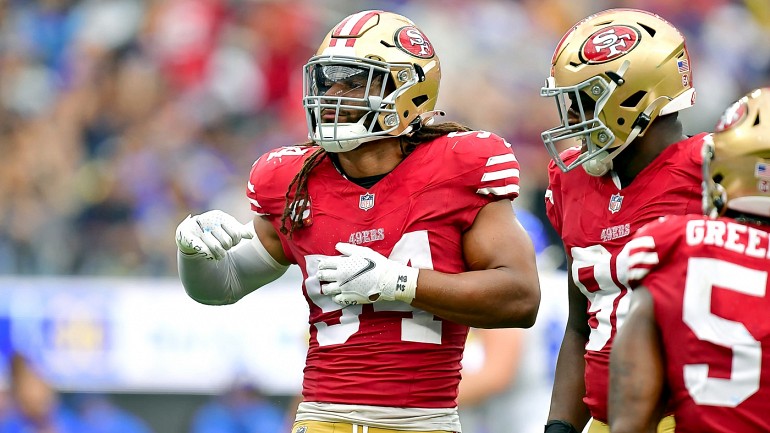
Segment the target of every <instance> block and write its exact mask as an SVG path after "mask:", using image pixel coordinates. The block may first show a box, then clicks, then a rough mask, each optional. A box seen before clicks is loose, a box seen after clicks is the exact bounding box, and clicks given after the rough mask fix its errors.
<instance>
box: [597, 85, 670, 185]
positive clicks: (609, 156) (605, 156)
mask: <svg viewBox="0 0 770 433" xmlns="http://www.w3.org/2000/svg"><path fill="white" fill-rule="evenodd" d="M666 101H667V98H666V97H664V96H661V97H660V98H658V99H656V100H655V101H653V103H652V104H650V105H649V106H647V108H646V109H645V110H644V111H643V112H642V114H640V115H639V116H638V118H647V119H649V118H650V114H652V112H653V111H655V109H656V108H657V107H658V105H660V104H661V103H662V102H666ZM648 125H649V122H645V123H643V124H641V125H636V126H634V128H633V129H632V130H631V133H629V134H628V138H626V141H625V142H624V143H623V144H621V145H620V146H618V147H616V148H615V149H614V150H613V151H612V153H609V152H607V151H606V150H602V151H601V152H598V153H597V156H596V158H593V159H590V160H588V161H586V162H585V163H583V169H584V170H585V171H586V173H588V174H590V175H591V176H596V177H601V176H604V175H605V174H607V173H608V172H609V171H610V170H612V160H613V159H615V157H616V156H618V154H619V153H620V152H622V151H623V149H625V148H626V147H628V145H629V144H631V142H632V141H634V140H636V137H638V136H639V134H641V133H642V130H643V129H644V128H646V127H647V126H648Z"/></svg>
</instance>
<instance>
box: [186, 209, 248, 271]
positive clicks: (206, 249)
mask: <svg viewBox="0 0 770 433" xmlns="http://www.w3.org/2000/svg"><path fill="white" fill-rule="evenodd" d="M255 234H256V233H254V223H253V222H251V221H249V222H248V223H246V224H241V223H239V222H238V220H236V219H235V218H234V217H233V216H232V215H229V214H227V213H225V212H222V211H221V210H211V211H208V212H205V213H202V214H200V215H195V216H192V215H189V216H188V217H187V218H185V219H184V221H182V222H181V223H179V226H178V227H177V228H176V245H177V247H178V248H179V251H181V252H182V253H184V254H191V255H203V256H204V257H205V258H206V259H207V260H221V259H222V258H224V257H225V255H226V254H227V250H229V249H230V248H232V247H234V246H235V245H238V243H239V242H240V241H241V239H251V238H253V237H254V236H255Z"/></svg>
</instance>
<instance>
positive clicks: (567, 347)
mask: <svg viewBox="0 0 770 433" xmlns="http://www.w3.org/2000/svg"><path fill="white" fill-rule="evenodd" d="M586 342H587V340H586V338H585V336H584V334H583V333H582V332H581V331H580V330H578V329H574V328H570V327H569V326H567V329H566V331H565V333H564V339H563V340H562V344H561V349H559V357H558V359H557V361H556V373H555V377H554V385H553V392H552V394H551V410H550V412H549V414H548V419H549V420H562V421H566V422H568V423H570V424H572V425H573V426H574V427H575V428H576V429H577V430H578V431H581V430H582V429H583V427H584V426H585V424H586V423H587V422H588V420H589V419H590V417H591V415H590V413H589V412H588V408H587V407H586V405H585V404H584V403H583V396H584V395H585V391H586V387H585V360H584V357H583V355H584V354H585V345H586Z"/></svg>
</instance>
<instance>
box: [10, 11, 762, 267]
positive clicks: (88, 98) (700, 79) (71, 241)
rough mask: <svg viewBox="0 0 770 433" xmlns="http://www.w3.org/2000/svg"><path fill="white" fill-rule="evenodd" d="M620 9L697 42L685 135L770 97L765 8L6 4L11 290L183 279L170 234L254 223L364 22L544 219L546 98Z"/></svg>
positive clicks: (552, 116)
mask: <svg viewBox="0 0 770 433" xmlns="http://www.w3.org/2000/svg"><path fill="white" fill-rule="evenodd" d="M609 7H637V8H643V9H647V10H649V11H653V12H656V13H658V14H660V15H661V16H663V17H664V18H666V19H668V20H669V21H672V22H673V23H674V24H675V25H676V26H678V27H679V28H680V29H682V30H683V31H684V32H685V33H686V35H685V36H686V37H687V38H688V46H689V48H690V50H691V57H692V63H693V68H694V71H695V73H694V82H695V85H696V87H697V88H698V92H699V93H698V98H699V100H698V103H697V104H696V108H695V109H692V110H690V111H689V112H687V113H685V115H684V123H685V127H686V132H689V133H694V132H698V131H700V130H710V129H711V128H712V126H713V124H714V123H715V120H716V118H717V117H718V114H719V111H720V110H721V108H723V107H724V106H726V104H727V103H729V102H730V101H732V100H734V99H736V98H737V97H739V96H740V95H742V94H743V93H744V92H745V91H747V90H749V89H750V88H754V87H758V86H760V85H768V84H770V3H769V2H768V1H767V0H744V1H738V0H690V1H688V2H680V1H670V0H615V1H610V0H419V1H418V0H412V1H407V0H400V1H395V0H394V1H371V0H362V1H356V0H335V1H332V0H295V1H289V0H284V1H268V0H261V1H259V0H144V1H141V0H37V1H33V0H0V155H2V168H1V169H0V203H1V204H2V205H1V206H0V274H46V275H59V274H79V275H118V276H119V275H131V276H170V275H175V273H176V270H175V269H176V261H175V255H174V251H175V245H174V242H173V233H174V229H175V227H176V225H177V224H178V223H179V221H181V220H182V219H183V218H184V217H185V216H186V213H187V212H189V211H190V210H192V211H193V212H194V213H197V212H202V211H205V210H208V209H212V208H219V209H222V210H225V211H227V212H229V213H232V214H234V215H236V216H238V217H239V218H240V219H242V220H243V221H245V220H246V219H248V218H250V210H249V205H248V201H247V200H246V198H245V195H244V194H245V182H246V179H247V175H248V170H249V168H250V166H251V164H252V162H253V161H254V160H255V159H256V158H257V157H259V156H260V155H261V154H262V153H263V152H265V151H267V150H269V149H271V148H273V147H277V146H282V145H290V144H294V143H298V142H302V141H304V140H305V139H306V130H305V119H304V113H303V110H302V104H301V97H302V95H301V81H302V73H301V71H302V65H303V64H304V63H305V61H306V60H307V59H308V58H309V57H310V56H311V55H312V54H313V53H314V52H315V49H316V48H317V45H318V44H319V43H320V41H321V40H322V38H323V35H324V32H325V31H326V30H327V29H328V28H330V27H331V26H332V25H333V24H334V23H336V22H338V21H339V20H340V18H342V17H344V16H346V15H348V14H350V13H352V12H355V11H357V10H362V9H369V8H377V9H386V10H392V11H395V12H399V13H402V14H404V15H406V16H409V17H410V18H412V19H413V20H414V21H415V22H416V23H417V24H418V25H419V26H420V27H421V28H422V29H423V30H424V31H425V32H426V34H427V35H428V36H429V37H430V38H431V39H432V42H433V43H434V45H435V47H436V50H437V53H438V54H439V56H440V58H441V60H442V66H443V75H444V80H443V83H442V88H441V92H440V97H439V104H438V106H439V107H440V108H442V109H444V110H446V112H447V113H448V118H449V119H451V120H457V121H460V122H463V123H466V124H468V125H469V126H471V127H473V128H475V129H483V130H490V131H494V132H496V133H498V134H500V135H502V136H504V137H505V138H506V139H507V140H508V141H509V142H511V143H512V144H513V145H514V149H515V152H516V154H517V156H518V157H519V159H520V162H521V164H522V172H523V174H522V180H521V182H522V188H523V193H522V198H521V199H520V200H518V202H519V204H520V206H522V207H524V208H527V209H529V210H531V211H532V212H533V213H534V214H535V215H538V212H539V211H538V206H539V204H540V202H541V201H542V189H543V188H544V187H545V183H546V181H547V179H546V171H545V166H546V164H547V162H548V155H547V154H546V152H545V150H544V148H543V146H542V144H541V142H540V131H541V130H543V129H546V128H548V127H551V126H553V125H554V123H555V122H556V121H557V118H556V113H555V110H554V109H553V107H552V106H551V103H550V101H545V100H544V98H540V97H539V93H538V92H539V88H540V86H541V85H542V83H543V81H544V78H545V77H546V76H547V74H548V68H549V64H550V57H551V54H552V50H553V47H554V46H555V45H556V43H557V42H558V39H559V38H560V37H561V35H562V34H563V33H564V32H565V31H566V29H568V28H569V27H570V26H571V25H572V24H574V23H575V22H576V21H577V20H579V19H580V18H582V17H583V16H585V15H587V14H589V13H591V12H595V11H599V10H602V9H606V8H609ZM546 224H547V223H546Z"/></svg>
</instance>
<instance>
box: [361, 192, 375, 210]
mask: <svg viewBox="0 0 770 433" xmlns="http://www.w3.org/2000/svg"><path fill="white" fill-rule="evenodd" d="M358 207H360V208H361V209H362V210H369V209H371V208H373V207H374V194H372V193H368V192H367V193H366V194H364V195H362V196H361V199H360V200H359V201H358Z"/></svg>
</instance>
